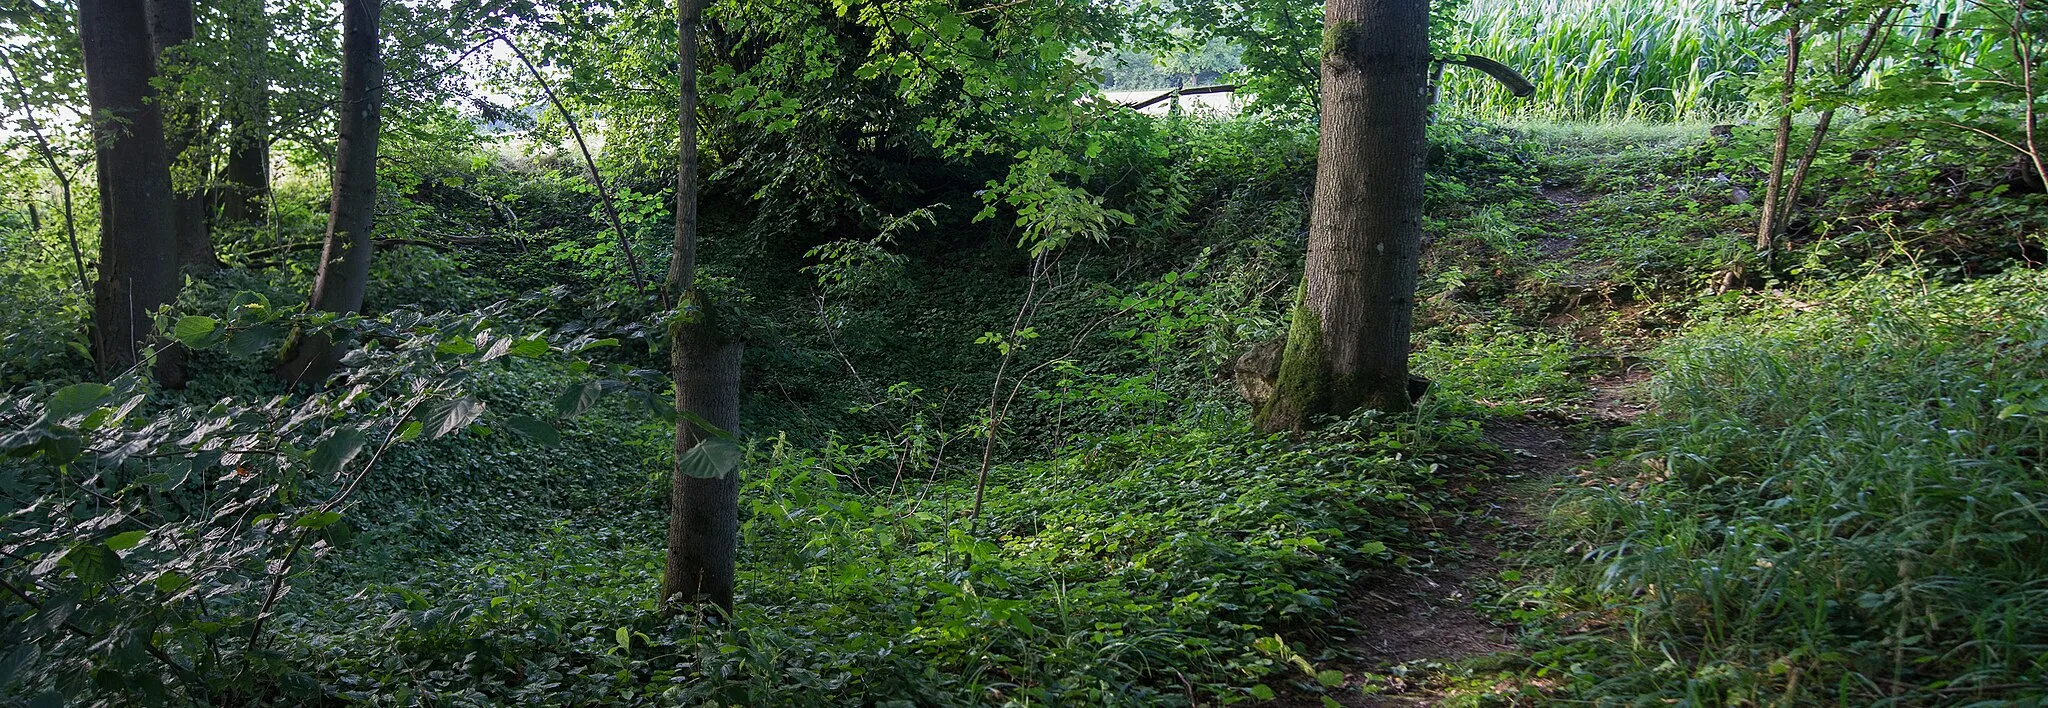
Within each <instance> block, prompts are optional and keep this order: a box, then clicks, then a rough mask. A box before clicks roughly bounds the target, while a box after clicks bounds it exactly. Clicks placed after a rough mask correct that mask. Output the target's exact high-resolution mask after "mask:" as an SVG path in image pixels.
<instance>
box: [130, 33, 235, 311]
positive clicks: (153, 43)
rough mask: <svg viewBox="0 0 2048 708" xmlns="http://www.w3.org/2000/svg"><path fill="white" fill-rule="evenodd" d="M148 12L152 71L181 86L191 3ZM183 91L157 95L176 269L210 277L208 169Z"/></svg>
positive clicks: (195, 112) (196, 119)
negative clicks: (167, 161) (174, 232)
mask: <svg viewBox="0 0 2048 708" xmlns="http://www.w3.org/2000/svg"><path fill="white" fill-rule="evenodd" d="M145 5H146V6H147V7H148V13H149V39H150V51H151V52H152V53H154V54H155V55H156V62H157V71H158V73H160V74H163V75H165V76H169V77H171V78H172V80H173V83H175V84H181V85H182V83H183V82H184V80H185V74H186V73H187V72H188V71H189V70H190V67H191V66H192V62H191V60H190V59H189V58H187V57H185V56H184V55H183V50H182V49H180V47H181V46H182V45H184V44H185V43H187V42H190V41H192V36H193V35H194V34H195V33H196V32H197V26H196V20H194V18H193V15H192V0H146V2H145ZM181 93H182V90H180V91H173V92H172V93H171V94H169V95H167V96H163V97H160V98H159V99H158V103H159V105H160V106H162V107H163V109H165V111H166V112H165V114H164V143H165V144H164V153H165V155H166V156H167V157H168V158H169V159H170V164H171V193H172V197H171V199H172V209H173V216H172V219H173V221H174V222H175V223H176V225H177V226H176V228H177V231H178V237H177V238H178V267H179V268H181V269H184V270H189V271H193V272H197V273H210V272H212V271H214V270H215V269H218V268H219V267H220V259H219V258H217V257H215V256H214V253H213V238H212V236H211V235H210V234H208V233H207V224H206V186H205V184H206V180H207V177H208V175H209V174H210V173H211V172H212V170H211V169H210V168H209V167H208V166H207V165H206V164H204V163H206V162H208V160H207V159H206V158H207V156H206V155H204V154H202V153H203V150H201V149H197V148H198V147H199V146H197V145H195V143H197V142H199V140H198V138H199V123H200V115H199V112H200V107H199V104H198V102H197V101H193V100H191V99H189V98H187V97H185V96H183V95H180V94H181Z"/></svg>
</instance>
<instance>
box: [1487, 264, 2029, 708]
mask: <svg viewBox="0 0 2048 708" xmlns="http://www.w3.org/2000/svg"><path fill="white" fill-rule="evenodd" d="M1719 309H1720V311H1721V312H1722V313H1723V314H1722V315H1721V316H1717V317H1713V318H1711V319H1708V320H1706V321H1703V322H1702V323H1700V324H1698V325H1696V326H1694V327H1692V328H1690V329H1689V330H1688V331H1687V332H1686V333H1685V334H1684V335H1683V336H1681V337H1679V338H1677V339H1675V340H1674V341H1672V342H1671V343H1669V344H1668V345H1667V346H1665V347H1664V348H1663V349H1662V350H1661V351H1660V353H1659V357H1660V358H1661V359H1663V360H1664V362H1665V364H1666V366H1667V369H1666V371H1665V373H1663V374H1662V375H1660V376H1659V377H1658V379H1657V384H1656V395H1657V398H1658V401H1659V405H1660V407H1661V411H1662V412H1661V415H1659V416H1658V417H1657V418H1656V419H1654V420H1649V421H1645V422H1643V423H1640V424H1638V425H1637V426H1636V427H1634V428H1633V429H1632V430H1631V431H1630V432H1629V434H1628V435H1627V436H1626V442H1627V444H1628V445H1629V446H1630V449H1631V450H1632V452H1630V453H1628V454H1626V455H1623V456H1620V457H1617V458H1614V459H1612V460H1611V461H1610V462H1609V463H1608V464H1607V465H1606V466H1605V467H1604V468H1603V469H1602V470H1601V471H1599V472H1598V473H1596V474H1594V475H1592V476H1590V477H1588V478H1587V479H1586V480H1584V485H1585V486H1583V487H1582V488H1578V489H1574V490H1571V491H1569V492H1567V494H1566V496H1565V498H1564V501H1563V502H1562V504H1561V505H1560V507H1559V509H1558V513H1557V515H1556V523H1558V524H1559V525H1560V526H1561V532H1562V533H1563V534H1564V535H1565V536H1566V539H1567V541H1568V542H1569V543H1570V544H1571V548H1572V549H1573V550H1572V551H1571V553H1572V554H1573V555H1574V556H1580V557H1581V558H1582V560H1577V561H1571V562H1567V564H1566V565H1565V567H1564V568H1563V569H1562V570H1560V571H1559V574H1558V575H1557V577H1556V578H1555V579H1554V581H1553V582H1551V583H1549V584H1546V585H1541V586H1538V587H1536V588H1535V589H1532V590H1530V591H1528V593H1527V599H1529V600H1530V601H1532V602H1534V603H1536V604H1537V605H1538V606H1541V607H1546V608H1548V611H1550V612H1553V613H1554V616H1553V617H1552V621H1551V622H1550V623H1549V624H1548V627H1549V628H1548V629H1547V630H1546V631H1547V632H1554V633H1555V634H1554V635H1552V637H1551V640H1550V643H1549V646H1550V648H1548V649H1546V650H1544V651H1543V652H1542V653H1540V654H1539V655H1538V658H1539V660H1540V661H1541V662H1543V663H1544V664H1545V665H1547V666H1549V667H1550V669H1549V671H1553V672H1558V675H1561V676H1563V677H1568V679H1569V682H1568V685H1567V688H1568V691H1569V692H1570V693H1571V694H1573V695H1576V696H1581V697H1585V698H1595V699H1610V700H1612V699H1625V700H1640V699H1644V698H1650V699H1664V700H1677V701H1683V702H1685V703H1689V704H1706V705H1725V704H1739V703H1754V704H1763V703H1773V704H1778V703H1782V702H1792V703H1802V704H1856V705H1869V704H1896V705H1921V704H1936V703H1938V704H1951V703H1972V704H1975V705H2004V704H2009V703H2018V704H2029V703H2034V702H2038V701H2040V700H2042V698H2043V697H2044V695H2048V613H2044V612H2043V607H2044V606H2048V587H2044V586H2043V582H2044V581H2043V578H2044V577H2048V560H2044V559H2048V511H2044V508H2043V504H2044V501H2043V500H2044V499H2048V475H2044V471H2048V470H2044V466H2043V455H2044V454H2048V315H2044V313H2048V277H2044V274H2042V273H2040V272H2038V271H2020V272H2014V273H2010V274H2007V275H2004V276H1998V277H1991V278H1984V279H1978V280H1971V281H1964V282H1945V281H1943V280H1941V279H1938V278H1935V277H1933V276H1931V275H1929V274H1924V273H1908V274H1902V275H1890V276H1874V277H1871V278H1868V279H1863V280H1860V281H1857V282H1854V283H1852V284H1849V285H1842V286H1830V287H1816V288H1811V289H1807V290H1802V291H1795V292H1792V293H1788V294H1784V295H1778V296H1757V297H1746V298H1740V299H1736V300H1730V301H1727V302H1725V303H1722V304H1721V306H1720V308H1719ZM1744 310H1754V311H1753V312H1748V313H1746V314H1737V313H1741V312H1743V311H1744Z"/></svg>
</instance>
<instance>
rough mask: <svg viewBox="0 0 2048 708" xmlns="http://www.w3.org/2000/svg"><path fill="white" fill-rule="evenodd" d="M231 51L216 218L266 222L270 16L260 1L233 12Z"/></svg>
mask: <svg viewBox="0 0 2048 708" xmlns="http://www.w3.org/2000/svg"><path fill="white" fill-rule="evenodd" d="M231 31H233V32H234V43H235V51H236V52H238V53H239V55H240V57H241V66H240V71H239V72H238V77H237V78H238V79H240V81H241V85H240V86H237V87H236V89H235V91H234V93H233V96H234V98H233V101H232V103H231V104H230V106H229V111H230V118H232V119H233V121H234V126H233V127H232V128H230V129H229V131H228V157H227V164H225V165H223V166H222V168H221V185H220V192H219V194H220V218H221V221H222V222H223V223H228V224H242V225H248V224H260V223H263V222H264V221H266V218H265V215H266V214H265V212H266V209H265V208H264V204H265V202H267V201H268V200H269V198H270V73H269V61H268V60H269V56H270V32H271V25H270V17H269V15H266V14H264V12H263V3H261V2H249V3H246V6H238V7H237V9H236V18H235V26H234V28H233V29H232V30H231Z"/></svg>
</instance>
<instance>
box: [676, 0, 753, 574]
mask: <svg viewBox="0 0 2048 708" xmlns="http://www.w3.org/2000/svg"><path fill="white" fill-rule="evenodd" d="M677 16H678V21H677V42H678V49H679V51H680V54H681V62H680V72H679V74H680V75H679V78H678V83H679V84H680V85H681V89H682V91H681V94H682V99H681V101H680V104H679V105H678V106H677V108H678V116H677V123H679V124H680V129H681V133H682V140H681V155H680V158H681V159H680V160H679V164H680V169H679V170H678V171H677V175H676V238H675V248H674V251H673V252H672V253H671V254H670V255H671V258H670V260H669V269H668V283H667V287H668V291H669V293H670V294H671V297H670V301H671V302H676V303H679V306H681V307H683V308H684V309H686V310H694V312H693V313H692V314H691V315H689V316H687V317H684V318H678V319H677V321H676V322H675V323H674V324H672V325H670V329H669V335H670V338H671V344H672V346H671V347H670V350H671V352H672V354H671V357H672V358H671V360H670V363H671V364H672V365H673V367H674V370H675V378H676V410H678V411H687V412H689V413H692V414H694V415H695V416H697V417H699V418H702V419H703V420H704V421H705V422H708V423H710V424H712V425H715V426H717V427H719V428H723V429H724V430H726V431H727V432H729V433H732V434H734V435H737V434H738V433H739V423H740V420H739V418H740V405H739V404H740V356H741V353H742V351H743V350H742V345H741V343H740V341H739V340H738V339H737V338H735V337H733V336H731V335H730V334H728V333H727V332H725V331H724V329H723V328H722V327H721V324H720V322H719V321H718V318H717V317H716V316H715V314H714V312H715V310H714V308H713V307H712V302H711V300H710V298H709V297H707V296H706V295H705V294H704V293H703V292H702V291H699V290H697V289H696V277H697V184H698V177H697V172H698V164H697V31H698V28H699V25H701V24H702V18H703V7H702V5H701V4H699V0H681V3H680V7H679V8H678V10H677ZM689 418H690V417H689V416H684V417H683V419H681V420H679V421H677V423H676V457H677V459H678V460H679V462H678V464H677V466H676V468H675V470H674V472H673V474H672V478H671V480H670V486H669V520H668V558H667V565H666V567H665V568H664V569H663V572H662V574H661V600H662V603H661V606H662V612H663V613H664V614H671V613H673V612H675V610H676V609H677V608H678V607H679V606H680V604H679V603H698V602H701V603H709V604H712V605H716V606H718V607H719V608H721V609H724V610H726V611H730V610H731V609H732V601H733V570H734V556H735V555H736V553H737V551H738V546H739V472H738V471H737V470H735V471H733V472H731V473H729V474H726V475H724V476H722V477H716V478H704V477H692V476H690V475H687V474H684V473H683V469H682V466H681V464H680V459H681V458H682V456H683V454H684V453H686V452H688V451H689V450H690V449H691V448H693V447H696V446H697V445H698V444H699V443H701V442H703V441H704V440H706V439H707V438H709V437H710V432H709V431H706V430H704V429H703V428H702V427H700V426H698V425H697V424H695V423H693V422H691V420H690V419H689Z"/></svg>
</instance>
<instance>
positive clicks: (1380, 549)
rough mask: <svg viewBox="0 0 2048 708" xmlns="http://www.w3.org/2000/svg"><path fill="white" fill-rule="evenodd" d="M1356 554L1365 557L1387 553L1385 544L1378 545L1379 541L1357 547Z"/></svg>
mask: <svg viewBox="0 0 2048 708" xmlns="http://www.w3.org/2000/svg"><path fill="white" fill-rule="evenodd" d="M1358 552H1360V553H1364V554H1366V555H1373V554H1378V553H1385V552H1387V544H1384V543H1380V542H1379V541H1367V542H1366V543H1365V545H1363V546H1359V547H1358Z"/></svg>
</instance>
